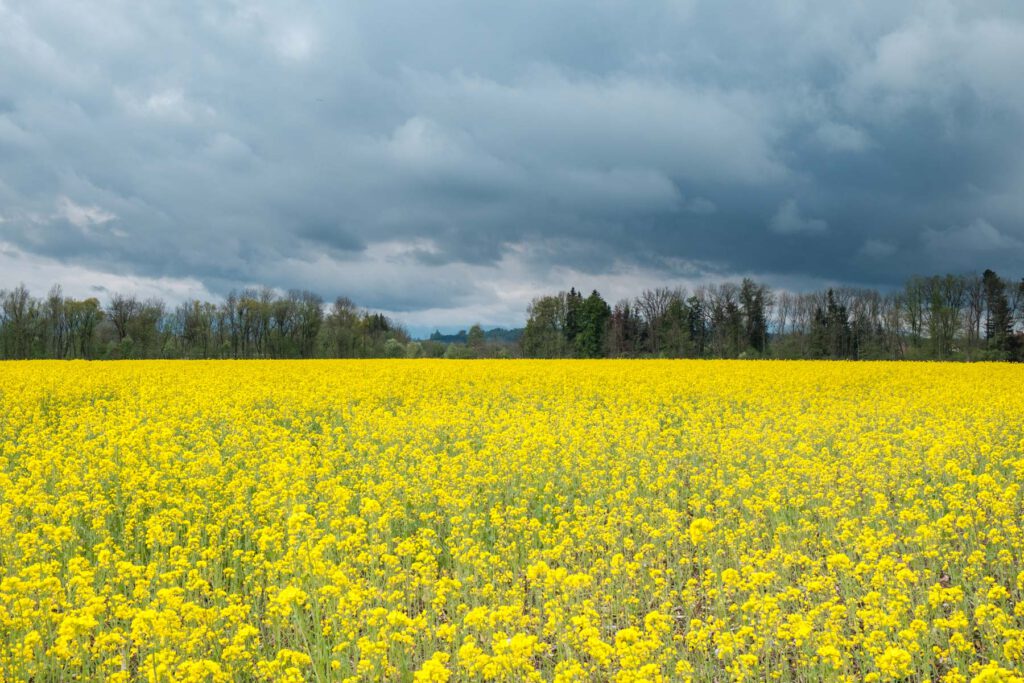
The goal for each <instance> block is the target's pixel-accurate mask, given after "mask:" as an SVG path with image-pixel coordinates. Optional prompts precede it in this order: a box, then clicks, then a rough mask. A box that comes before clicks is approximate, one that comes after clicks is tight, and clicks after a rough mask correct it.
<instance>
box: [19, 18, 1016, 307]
mask: <svg viewBox="0 0 1024 683" xmlns="http://www.w3.org/2000/svg"><path fill="white" fill-rule="evenodd" d="M847 4H848V5H849V6H838V5H835V4H834V3H824V4H823V3H813V2H810V1H805V2H801V1H797V2H767V3H766V2H753V1H752V0H751V1H750V2H741V3H739V4H736V3H731V4H728V5H723V4H722V3H712V2H701V1H697V0H674V1H665V2H657V1H655V2H650V3H645V4H644V5H643V6H642V8H638V7H637V5H636V4H635V3H625V2H619V1H617V0H612V1H608V2H598V3H594V2H576V1H575V0H571V1H570V2H564V3H548V2H539V1H533V0H527V1H525V2H520V3H511V4H507V6H501V7H498V6H495V5H481V4H479V3H470V2H446V3H440V4H438V3H396V2H389V1H387V0H384V1H382V2H375V3H360V2H339V3H325V4H319V3H318V4H313V3H310V4H296V3H284V2H268V1H253V2H245V3H242V2H234V1H229V0H223V1H211V2H151V3H143V4H138V3H121V2H103V3H100V2H68V1H62V2H58V1H57V0H33V1H32V2H28V1H23V0H0V45H2V46H3V54H4V59H3V60H0V263H2V264H3V273H4V276H3V282H2V283H0V286H10V285H11V284H14V283H16V282H17V281H18V280H25V281H26V282H27V283H28V284H30V285H33V286H36V287H44V286H46V283H42V282H38V280H39V279H40V278H42V277H44V275H45V277H53V278H54V279H60V280H65V281H69V282H72V281H73V282H82V281H84V280H85V279H87V278H92V279H93V280H94V282H93V283H92V284H95V285H96V286H99V287H104V288H107V289H108V290H109V289H114V288H117V287H122V286H129V285H131V284H132V283H135V286H138V287H145V288H152V289H155V290H157V291H159V290H160V289H161V288H163V289H164V290H165V291H166V292H167V295H168V297H169V298H174V297H181V296H192V295H194V294H193V293H194V292H198V293H206V294H209V295H213V296H216V295H220V294H223V293H225V292H226V291H228V290H229V289H231V288H233V287H240V286H245V285H247V284H251V283H260V284H264V283H265V284H270V285H273V286H277V287H281V288H290V287H304V288H310V289H314V290H316V291H319V292H321V293H323V294H325V295H333V294H345V295H348V296H350V297H352V298H354V299H356V300H357V301H359V302H360V303H362V304H364V305H367V306H372V307H375V308H381V309H384V310H387V311H392V312H395V313H396V314H397V315H398V316H399V317H400V318H403V319H404V320H406V321H407V322H409V323H410V324H412V325H413V326H415V327H419V326H430V325H439V326H442V327H444V326H458V325H465V324H468V323H471V322H474V321H477V320H479V321H481V322H484V323H487V324H515V323H517V322H519V321H521V319H522V317H523V312H524V310H525V306H526V303H527V302H528V300H529V298H530V297H532V296H534V295H535V294H536V293H538V292H540V291H544V290H547V289H559V288H563V287H568V286H569V285H572V284H575V285H576V286H581V287H584V288H587V289H589V288H591V287H597V288H599V289H601V290H602V292H603V293H606V295H608V296H610V297H614V296H617V295H619V293H621V295H626V294H628V293H630V292H629V291H627V290H628V289H629V288H631V287H643V286H647V285H650V284H656V283H681V284H686V283H692V282H695V281H698V280H717V279H721V278H725V277H730V276H738V275H743V274H753V275H756V276H758V277H761V278H763V279H765V280H768V281H769V282H772V283H774V284H777V285H779V286H793V287H795V286H803V285H815V284H818V283H821V282H826V281H827V282H848V283H855V284H870V285H876V286H882V287H885V286H890V285H894V284H897V283H899V282H900V281H902V279H903V278H905V277H906V276H908V275H910V274H912V273H915V272H940V271H944V270H950V269H954V270H957V269H980V268H984V267H992V268H995V269H997V270H1002V271H1005V272H1006V273H1007V274H1008V275H1020V272H1019V271H1020V270H1021V267H1022V266H1021V263H1024V198H1022V197H1024V195H1022V194H1021V193H1020V187H1021V186H1022V183H1024V153H1022V151H1021V148H1020V146H1019V145H1018V144H1015V142H1014V141H1016V140H1019V139H1020V138H1021V136H1022V135H1024V89H1022V88H1020V86H1019V74H1018V71H1019V65H1020V64H1022V63H1024V7H1022V6H1021V5H1020V4H1019V3H1015V2H993V3H986V4H984V5H971V6H967V5H963V4H962V3H953V2H895V3H894V2H881V1H880V0H877V1H876V0H872V1H868V2H863V3H847ZM62 273H64V274H66V275H64V276H62V275H61V274H62ZM147 291H148V290H147Z"/></svg>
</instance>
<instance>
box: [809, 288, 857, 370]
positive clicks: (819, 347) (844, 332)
mask: <svg viewBox="0 0 1024 683" xmlns="http://www.w3.org/2000/svg"><path fill="white" fill-rule="evenodd" d="M851 342H852V335H851V334H850V320H849V317H848V314H847V310H846V306H844V305H843V304H842V303H839V302H838V301H837V300H836V296H835V292H834V290H832V289H829V290H828V292H827V294H826V295H825V304H824V306H820V305H819V306H818V307H817V308H816V309H815V311H814V319H813V322H812V328H811V353H812V355H813V356H814V357H817V358H850V357H852V356H853V355H854V348H853V344H852V343H851Z"/></svg>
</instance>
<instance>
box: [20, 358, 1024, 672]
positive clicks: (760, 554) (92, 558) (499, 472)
mask: <svg viewBox="0 0 1024 683" xmlns="http://www.w3.org/2000/svg"><path fill="white" fill-rule="evenodd" d="M1022 481H1024V368H1022V367H1014V366H1006V365H988V364H976V365H953V364H884V363H843V362H825V363H806V362H794V363H785V362H728V361H721V362H702V361H606V362H605V361H598V362H585V361H565V362H558V361H553V362H518V361H516V362H502V361H493V362H492V361H481V362H467V363H460V362H445V361H322V362H321V361H296V362H281V361H279V362H230V361H214V362H161V361H152V362H120V363H78V362H71V363H60V362H30V363H5V364H3V365H0V679H2V680H4V681H24V680H35V681H57V680H66V681H69V680H90V681H93V680H95V681H135V680H141V681H214V682H221V681H249V680H266V681H303V680H305V681H369V680H387V681H437V682H443V681H551V680H554V681H623V682H625V681H688V680H694V681H764V680H779V681H817V680H823V681H862V680H863V681H979V682H984V681H1021V680H1022V677H1021V674H1020V673H1019V672H1020V671H1021V669H1022V668H1024V598H1022V595H1024V557H1022V554H1024V530H1022V523H1024V493H1022V490H1021V482H1022Z"/></svg>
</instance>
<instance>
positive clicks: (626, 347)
mask: <svg viewBox="0 0 1024 683" xmlns="http://www.w3.org/2000/svg"><path fill="white" fill-rule="evenodd" d="M641 325H642V321H641V319H640V316H639V315H638V314H637V313H636V310H635V309H634V308H633V306H632V304H631V303H630V302H629V301H628V300H625V299H624V300H622V301H620V302H619V303H617V304H615V308H613V309H612V313H611V317H610V318H609V319H608V332H607V335H606V341H605V345H606V347H607V349H608V355H609V356H611V357H612V358H623V357H627V358H628V357H632V356H635V355H636V354H637V353H638V352H639V351H640V343H641Z"/></svg>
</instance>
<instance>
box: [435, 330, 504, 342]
mask: <svg viewBox="0 0 1024 683" xmlns="http://www.w3.org/2000/svg"><path fill="white" fill-rule="evenodd" d="M468 336H469V334H468V332H467V331H466V330H459V331H458V332H456V333H455V334H441V332H440V331H438V330H434V333H433V334H431V335H430V337H428V341H436V342H442V343H445V344H453V343H454V344H465V343H466V340H467V338H468ZM522 336H523V328H522V327H516V328H514V329H511V330H508V329H505V328H504V327H495V328H493V329H490V330H485V331H484V339H486V340H487V341H489V342H496V343H500V344H515V343H516V342H518V341H519V338H520V337H522Z"/></svg>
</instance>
